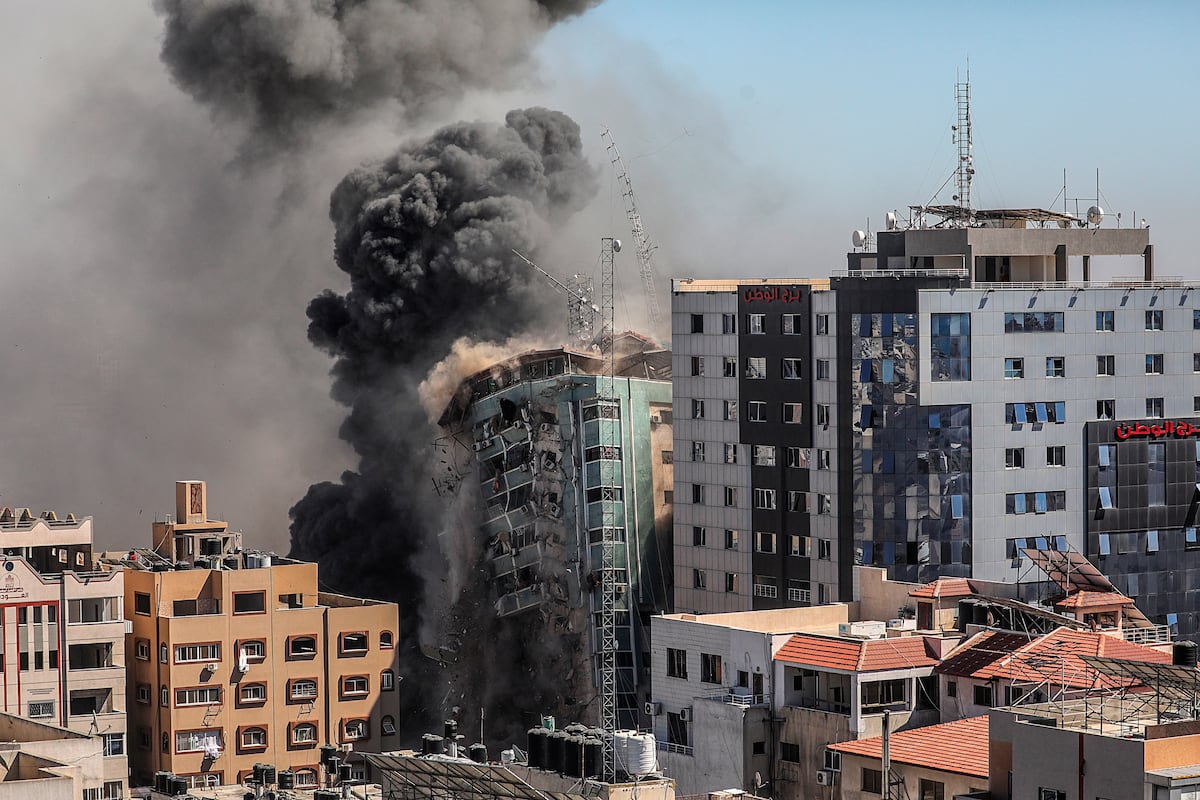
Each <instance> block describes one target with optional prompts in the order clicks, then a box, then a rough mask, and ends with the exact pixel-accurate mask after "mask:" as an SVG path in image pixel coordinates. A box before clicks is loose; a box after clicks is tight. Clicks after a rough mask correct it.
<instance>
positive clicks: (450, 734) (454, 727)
mask: <svg viewBox="0 0 1200 800" xmlns="http://www.w3.org/2000/svg"><path fill="white" fill-rule="evenodd" d="M442 735H443V736H445V737H446V740H447V741H453V740H454V737H456V736H457V735H458V722H456V721H455V720H452V719H448V720H446V721H445V722H444V723H442Z"/></svg>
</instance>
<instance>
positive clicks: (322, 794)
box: [312, 789, 342, 800]
mask: <svg viewBox="0 0 1200 800" xmlns="http://www.w3.org/2000/svg"><path fill="white" fill-rule="evenodd" d="M312 796H313V800H341V797H342V793H341V792H339V791H338V790H337V789H314V790H313V793H312Z"/></svg>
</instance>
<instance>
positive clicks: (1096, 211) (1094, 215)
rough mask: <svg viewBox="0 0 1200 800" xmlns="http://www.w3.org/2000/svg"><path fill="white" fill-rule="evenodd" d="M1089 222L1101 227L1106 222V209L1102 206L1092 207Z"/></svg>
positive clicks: (1089, 212) (1089, 211)
mask: <svg viewBox="0 0 1200 800" xmlns="http://www.w3.org/2000/svg"><path fill="white" fill-rule="evenodd" d="M1087 221H1088V224H1089V225H1099V224H1100V223H1101V222H1103V221H1104V209H1103V208H1101V207H1100V206H1092V207H1091V208H1089V209H1088V213H1087Z"/></svg>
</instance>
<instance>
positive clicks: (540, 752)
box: [526, 725, 549, 769]
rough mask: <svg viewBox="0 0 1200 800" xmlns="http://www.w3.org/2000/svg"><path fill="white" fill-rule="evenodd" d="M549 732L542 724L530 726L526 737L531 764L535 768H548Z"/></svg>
mask: <svg viewBox="0 0 1200 800" xmlns="http://www.w3.org/2000/svg"><path fill="white" fill-rule="evenodd" d="M548 733H549V731H547V730H546V729H545V728H543V727H542V726H541V725H539V726H537V727H536V728H530V729H529V732H528V739H526V742H527V747H526V749H527V750H528V751H529V766H530V767H532V768H534V769H545V768H546V736H547V734H548Z"/></svg>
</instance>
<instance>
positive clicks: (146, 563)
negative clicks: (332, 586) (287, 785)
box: [106, 481, 400, 788]
mask: <svg viewBox="0 0 1200 800" xmlns="http://www.w3.org/2000/svg"><path fill="white" fill-rule="evenodd" d="M153 536H154V541H153V544H154V547H153V548H150V549H135V550H132V551H129V552H123V553H119V554H115V555H113V556H112V557H109V558H106V565H107V566H109V567H110V568H114V569H115V568H118V567H120V568H123V569H121V571H120V572H118V573H117V574H120V575H123V576H124V582H125V583H124V588H125V595H124V605H125V616H126V618H127V619H129V620H131V621H132V626H131V632H130V633H129V634H128V637H127V648H128V651H129V652H131V653H132V656H133V657H132V658H131V659H130V660H129V680H128V686H127V692H128V698H127V699H128V714H129V725H130V731H131V732H132V734H133V736H134V737H135V746H134V747H133V748H132V749H131V756H132V757H131V759H130V761H131V767H132V773H133V778H134V780H135V782H136V783H137V784H138V785H147V784H149V783H151V782H152V781H153V778H154V774H155V773H156V772H159V771H163V772H171V773H173V774H175V775H177V776H179V777H180V778H184V779H186V780H187V781H188V783H189V785H192V786H209V785H214V786H215V785H223V784H229V783H240V782H242V781H243V780H245V779H246V778H247V776H249V775H250V774H252V771H253V767H254V765H255V764H256V763H260V762H262V763H269V764H272V765H273V766H275V767H276V768H277V769H279V770H284V769H290V770H291V771H292V772H293V773H294V775H295V776H296V785H297V786H298V787H299V788H313V787H315V786H316V785H317V780H318V775H319V768H318V749H317V748H318V746H319V745H323V744H332V745H335V746H343V747H346V748H347V749H349V748H351V747H355V746H357V747H365V748H367V749H373V750H379V749H384V748H386V747H387V746H388V743H389V742H391V741H394V739H395V736H396V735H397V723H398V720H399V713H400V710H399V701H398V699H397V693H396V691H395V690H396V683H397V680H398V676H397V675H396V663H397V661H396V659H397V656H396V651H395V649H394V648H395V643H396V636H397V630H398V624H399V620H398V609H397V607H396V605H395V604H393V603H384V602H377V601H373V600H364V599H361V598H355V597H347V596H344V595H336V594H330V593H327V592H322V591H320V589H319V588H318V587H319V584H318V576H317V565H316V564H310V563H304V562H299V561H294V560H291V559H287V558H282V557H279V556H277V555H275V554H270V553H264V552H260V551H249V550H244V549H243V548H242V537H241V534H240V533H236V532H232V531H230V530H229V528H228V525H227V524H226V523H224V522H220V521H217V520H210V519H208V518H207V492H206V487H205V484H204V483H203V482H201V481H181V482H179V483H177V484H176V513H175V514H174V515H173V517H170V518H168V519H167V520H165V521H161V522H156V523H155V524H154V530H153ZM357 769H358V770H359V771H360V772H361V771H362V769H363V767H362V765H361V764H359V765H358V767H357Z"/></svg>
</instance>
